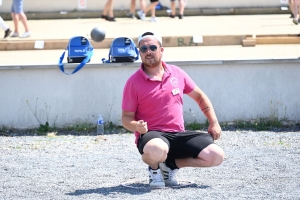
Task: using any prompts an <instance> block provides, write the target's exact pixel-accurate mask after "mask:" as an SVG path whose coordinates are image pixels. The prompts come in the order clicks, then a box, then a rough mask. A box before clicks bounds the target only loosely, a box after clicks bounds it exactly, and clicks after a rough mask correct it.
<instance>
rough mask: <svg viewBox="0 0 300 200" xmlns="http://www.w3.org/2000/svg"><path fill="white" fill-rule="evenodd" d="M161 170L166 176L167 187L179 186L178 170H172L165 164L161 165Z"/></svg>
mask: <svg viewBox="0 0 300 200" xmlns="http://www.w3.org/2000/svg"><path fill="white" fill-rule="evenodd" d="M159 168H160V170H161V172H162V174H163V176H164V180H165V184H166V186H176V185H178V181H177V180H176V173H177V172H178V169H174V170H171V169H170V168H169V167H167V165H166V164H165V163H159Z"/></svg>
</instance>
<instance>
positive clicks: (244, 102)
mask: <svg viewBox="0 0 300 200" xmlns="http://www.w3.org/2000/svg"><path fill="white" fill-rule="evenodd" d="M172 63H173V64H176V65H178V66H180V67H182V68H183V69H184V70H185V71H186V72H187V73H188V74H189V75H190V76H191V77H192V78H193V79H194V80H195V82H196V83H197V84H198V85H199V87H200V88H201V89H202V90H204V92H205V93H206V94H207V95H208V96H209V98H210V99H211V101H212V102H213V105H214V107H215V110H216V113H217V116H218V118H219V121H220V122H229V121H235V120H249V119H258V118H265V117H276V118H279V119H282V118H286V119H288V120H292V121H300V112H299V111H300V94H299V88H300V79H299V77H300V68H299V63H300V61H299V60H292V59H290V60H278V59H277V60H252V61H194V62H172ZM138 67H139V63H134V64H129V65H128V64H127V65H126V64H88V65H86V66H85V67H84V68H83V69H81V70H80V71H79V72H77V73H76V74H74V75H70V76H67V75H64V74H63V73H62V72H61V71H60V70H59V69H58V67H57V66H56V65H48V66H39V65H36V66H0V94H1V97H0V126H7V127H15V128H29V127H38V126H39V123H38V121H37V120H36V119H35V117H34V114H33V113H32V112H31V110H30V107H31V108H32V110H33V112H36V116H37V118H38V119H39V120H40V121H41V122H42V123H45V122H46V121H49V123H50V126H53V125H54V124H56V126H64V125H68V124H69V125H72V124H73V125H74V124H76V123H77V124H80V123H83V122H91V123H95V122H96V118H97V116H98V114H99V113H101V114H103V115H104V120H105V121H112V122H113V123H114V124H120V116H121V99H122V90H123V86H124V84H125V81H126V80H127V78H128V77H129V76H130V75H131V74H132V73H133V72H134V71H136V70H137V69H138ZM27 101H28V104H29V105H30V107H29V105H28V104H27ZM184 103H185V106H184V111H185V120H186V121H194V120H195V119H196V120H197V121H199V122H204V121H205V118H204V116H203V114H202V113H201V112H200V111H199V109H198V107H197V105H196V104H195V103H194V102H193V101H192V100H190V99H189V98H188V97H185V98H184ZM193 115H195V117H194V116H193Z"/></svg>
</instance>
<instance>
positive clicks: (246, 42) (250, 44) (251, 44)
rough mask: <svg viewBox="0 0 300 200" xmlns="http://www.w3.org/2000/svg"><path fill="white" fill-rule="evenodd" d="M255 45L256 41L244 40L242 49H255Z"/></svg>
mask: <svg viewBox="0 0 300 200" xmlns="http://www.w3.org/2000/svg"><path fill="white" fill-rule="evenodd" d="M255 45H256V39H253V38H251V39H246V40H243V47H255Z"/></svg>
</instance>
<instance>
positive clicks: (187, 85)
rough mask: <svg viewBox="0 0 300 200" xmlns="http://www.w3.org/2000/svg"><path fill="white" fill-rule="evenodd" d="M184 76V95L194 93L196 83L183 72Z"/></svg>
mask: <svg viewBox="0 0 300 200" xmlns="http://www.w3.org/2000/svg"><path fill="white" fill-rule="evenodd" d="M182 75H183V78H184V89H183V93H184V94H188V93H190V92H192V91H193V90H194V88H195V86H196V83H195V82H194V81H193V80H192V79H191V77H190V76H189V75H188V74H187V73H186V72H185V71H183V70H182Z"/></svg>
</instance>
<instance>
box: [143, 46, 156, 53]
mask: <svg viewBox="0 0 300 200" xmlns="http://www.w3.org/2000/svg"><path fill="white" fill-rule="evenodd" d="M149 49H150V51H152V52H155V51H156V50H157V46H156V45H150V46H149ZM147 50H148V47H147V46H141V47H140V51H141V52H142V53H145V52H146V51H147Z"/></svg>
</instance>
